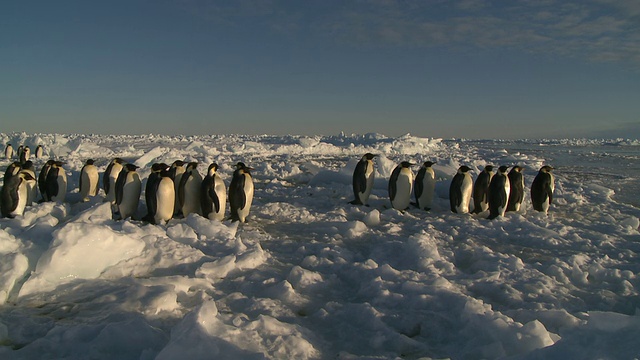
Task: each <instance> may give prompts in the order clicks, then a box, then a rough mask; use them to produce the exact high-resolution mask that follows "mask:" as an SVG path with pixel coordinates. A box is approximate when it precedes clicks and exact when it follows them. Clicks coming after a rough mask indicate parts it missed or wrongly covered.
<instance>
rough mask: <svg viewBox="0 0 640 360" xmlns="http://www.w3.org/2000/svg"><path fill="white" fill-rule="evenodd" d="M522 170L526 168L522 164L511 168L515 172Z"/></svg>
mask: <svg viewBox="0 0 640 360" xmlns="http://www.w3.org/2000/svg"><path fill="white" fill-rule="evenodd" d="M522 170H524V168H523V167H522V166H520V165H516V166H514V167H512V168H511V171H515V172H522ZM511 171H510V172H511Z"/></svg>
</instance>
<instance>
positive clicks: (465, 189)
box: [449, 165, 473, 214]
mask: <svg viewBox="0 0 640 360" xmlns="http://www.w3.org/2000/svg"><path fill="white" fill-rule="evenodd" d="M469 170H471V168H470V167H468V166H466V165H462V166H460V167H459V168H458V172H457V173H456V175H455V176H454V177H453V179H451V185H450V186H449V205H450V206H451V211H452V212H454V213H458V214H466V213H468V212H469V203H470V202H471V192H472V191H473V179H471V174H469Z"/></svg>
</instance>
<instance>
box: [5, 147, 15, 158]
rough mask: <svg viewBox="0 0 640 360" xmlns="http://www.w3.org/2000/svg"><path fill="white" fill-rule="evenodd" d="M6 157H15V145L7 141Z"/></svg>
mask: <svg viewBox="0 0 640 360" xmlns="http://www.w3.org/2000/svg"><path fill="white" fill-rule="evenodd" d="M4 157H5V158H7V159H11V158H12V157H13V146H11V144H10V143H7V146H6V147H5V148H4Z"/></svg>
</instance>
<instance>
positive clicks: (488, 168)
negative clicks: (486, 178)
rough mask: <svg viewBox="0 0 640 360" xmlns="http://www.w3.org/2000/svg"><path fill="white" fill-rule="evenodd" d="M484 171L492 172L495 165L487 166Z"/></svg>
mask: <svg viewBox="0 0 640 360" xmlns="http://www.w3.org/2000/svg"><path fill="white" fill-rule="evenodd" d="M483 171H486V172H488V173H490V172H492V171H493V165H487V166H485V167H484V170H483Z"/></svg>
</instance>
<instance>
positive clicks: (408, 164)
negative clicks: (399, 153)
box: [400, 161, 414, 168]
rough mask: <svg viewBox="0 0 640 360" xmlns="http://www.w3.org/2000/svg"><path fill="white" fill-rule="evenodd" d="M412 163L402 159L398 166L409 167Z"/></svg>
mask: <svg viewBox="0 0 640 360" xmlns="http://www.w3.org/2000/svg"><path fill="white" fill-rule="evenodd" d="M413 165H414V164H412V163H410V162H408V161H403V162H401V163H400V166H402V167H403V168H410V167H412V166H413Z"/></svg>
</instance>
